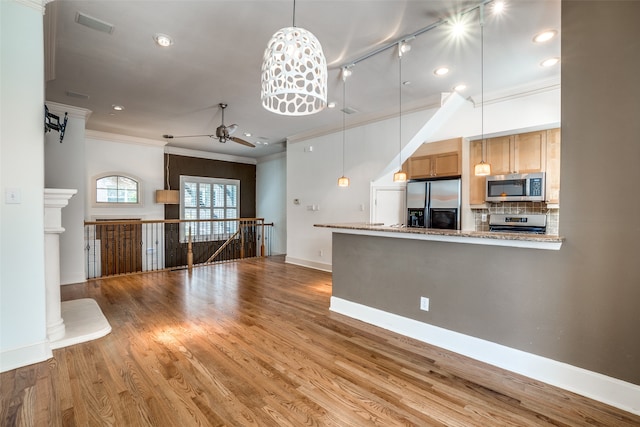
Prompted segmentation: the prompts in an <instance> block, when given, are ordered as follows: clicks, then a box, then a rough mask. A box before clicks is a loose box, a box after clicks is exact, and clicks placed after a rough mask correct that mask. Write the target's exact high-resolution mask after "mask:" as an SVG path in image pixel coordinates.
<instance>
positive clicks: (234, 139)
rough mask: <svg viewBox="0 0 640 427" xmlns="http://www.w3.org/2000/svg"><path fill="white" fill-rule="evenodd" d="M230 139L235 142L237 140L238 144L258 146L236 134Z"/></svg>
mask: <svg viewBox="0 0 640 427" xmlns="http://www.w3.org/2000/svg"><path fill="white" fill-rule="evenodd" d="M229 139H230V140H231V141H233V142H237V143H238V144H242V145H246V146H247V147H253V148H255V147H256V146H255V145H253V144H252V143H250V142H248V141H245V140H244V139H240V138H238V137H235V136H230V137H229Z"/></svg>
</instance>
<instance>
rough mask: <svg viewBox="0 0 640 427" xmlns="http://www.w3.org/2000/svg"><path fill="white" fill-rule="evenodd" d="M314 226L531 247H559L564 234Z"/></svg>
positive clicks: (417, 238)
mask: <svg viewBox="0 0 640 427" xmlns="http://www.w3.org/2000/svg"><path fill="white" fill-rule="evenodd" d="M314 227H320V228H331V229H334V230H337V231H336V232H339V233H346V234H359V235H367V236H379V237H394V238H401V239H414V240H431V241H438V242H452V243H466V244H475V245H490V246H509V247H515V248H530V249H547V250H560V247H561V246H562V243H563V242H564V237H561V236H553V235H547V234H528V233H501V232H494V231H492V232H483V231H464V230H441V229H435V228H410V227H399V226H389V225H383V224H370V223H344V224H314Z"/></svg>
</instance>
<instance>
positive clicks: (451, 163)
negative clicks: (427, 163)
mask: <svg viewBox="0 0 640 427" xmlns="http://www.w3.org/2000/svg"><path fill="white" fill-rule="evenodd" d="M432 163H433V175H434V176H456V175H460V168H459V164H460V156H458V153H457V152H456V153H444V154H436V155H434V156H433V161H432Z"/></svg>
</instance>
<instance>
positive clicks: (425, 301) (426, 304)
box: [420, 297, 429, 311]
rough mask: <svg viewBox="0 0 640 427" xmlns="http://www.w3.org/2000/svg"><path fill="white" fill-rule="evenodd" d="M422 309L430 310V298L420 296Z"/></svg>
mask: <svg viewBox="0 0 640 427" xmlns="http://www.w3.org/2000/svg"><path fill="white" fill-rule="evenodd" d="M420 310H422V311H429V298H427V297H420Z"/></svg>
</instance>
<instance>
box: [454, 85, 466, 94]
mask: <svg viewBox="0 0 640 427" xmlns="http://www.w3.org/2000/svg"><path fill="white" fill-rule="evenodd" d="M466 88H467V85H466V84H464V83H460V84H459V85H456V86H455V87H454V88H453V90H455V91H456V92H462V91H463V90H465V89H466Z"/></svg>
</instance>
